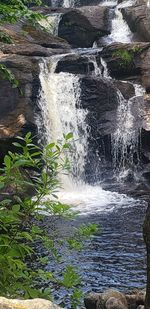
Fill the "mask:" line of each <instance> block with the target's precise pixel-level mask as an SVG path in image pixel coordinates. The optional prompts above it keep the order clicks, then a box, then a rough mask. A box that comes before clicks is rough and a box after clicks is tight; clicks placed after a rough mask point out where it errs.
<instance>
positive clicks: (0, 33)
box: [0, 31, 13, 44]
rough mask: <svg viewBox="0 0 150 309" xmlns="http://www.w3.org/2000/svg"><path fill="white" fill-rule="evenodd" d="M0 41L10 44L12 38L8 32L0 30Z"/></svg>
mask: <svg viewBox="0 0 150 309" xmlns="http://www.w3.org/2000/svg"><path fill="white" fill-rule="evenodd" d="M0 42H3V43H7V44H12V43H13V40H12V38H11V37H10V36H9V35H8V34H6V33H4V32H3V31H0Z"/></svg>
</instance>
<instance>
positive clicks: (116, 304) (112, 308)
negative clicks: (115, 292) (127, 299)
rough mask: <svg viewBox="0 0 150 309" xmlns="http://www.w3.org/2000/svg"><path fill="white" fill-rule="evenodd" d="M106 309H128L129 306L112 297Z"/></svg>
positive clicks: (107, 302)
mask: <svg viewBox="0 0 150 309" xmlns="http://www.w3.org/2000/svg"><path fill="white" fill-rule="evenodd" d="M105 308H106V309H127V306H125V304H123V303H122V301H121V300H120V299H117V298H115V297H110V298H109V299H108V300H107V301H106V303H105Z"/></svg>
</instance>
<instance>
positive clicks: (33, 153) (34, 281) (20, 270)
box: [0, 133, 96, 308]
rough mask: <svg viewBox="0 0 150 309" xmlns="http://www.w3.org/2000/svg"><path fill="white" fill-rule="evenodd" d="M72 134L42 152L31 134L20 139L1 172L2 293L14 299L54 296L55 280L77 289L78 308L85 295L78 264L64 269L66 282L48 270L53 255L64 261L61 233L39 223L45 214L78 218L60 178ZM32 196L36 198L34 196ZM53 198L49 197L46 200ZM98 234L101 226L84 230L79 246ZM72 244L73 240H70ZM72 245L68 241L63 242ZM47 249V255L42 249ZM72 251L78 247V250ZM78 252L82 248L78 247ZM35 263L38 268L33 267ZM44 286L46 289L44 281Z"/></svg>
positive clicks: (73, 298) (74, 299)
mask: <svg viewBox="0 0 150 309" xmlns="http://www.w3.org/2000/svg"><path fill="white" fill-rule="evenodd" d="M70 138H72V134H71V133H69V134H67V135H66V136H64V142H63V143H62V142H60V141H59V142H58V143H57V144H56V143H51V144H49V145H47V146H45V147H44V148H43V149H40V148H39V147H37V146H36V145H34V144H33V142H32V137H31V134H30V133H28V134H27V135H26V136H25V138H21V137H19V138H18V139H17V141H16V142H15V143H14V146H15V147H16V150H17V151H16V152H10V151H9V153H8V154H7V155H6V156H5V158H4V164H3V167H2V168H1V169H0V190H1V195H0V265H1V268H0V294H1V295H2V296H9V297H18V296H19V297H23V298H33V297H44V298H47V299H49V298H50V297H51V293H50V289H49V288H48V286H49V282H53V283H55V284H56V283H57V286H64V287H65V288H66V289H69V290H70V289H71V291H72V293H71V294H70V297H71V302H72V308H77V306H78V304H79V302H80V298H81V296H82V293H81V291H80V289H79V286H80V284H81V278H80V276H79V274H78V272H76V271H75V270H74V268H73V267H72V266H69V265H68V266H67V267H66V269H64V270H63V273H62V279H61V280H60V279H59V280H58V278H57V276H55V273H51V272H49V271H45V270H44V267H45V264H46V263H47V262H48V258H47V256H48V255H49V254H48V252H49V253H50V254H51V258H54V259H55V260H56V263H59V262H61V257H60V254H59V252H58V249H57V244H58V243H59V241H60V240H59V239H57V237H56V234H55V231H54V233H52V234H51V235H48V232H47V231H46V229H45V228H44V229H43V228H42V227H41V226H40V225H39V220H43V218H44V214H45V213H46V215H50V218H51V216H53V217H52V218H53V221H54V218H56V217H60V216H61V217H62V216H63V217H65V218H66V219H69V218H72V215H73V214H72V212H71V209H70V207H69V206H68V205H64V204H61V203H60V202H59V201H58V199H57V190H58V189H59V187H60V182H59V180H58V175H59V174H60V173H62V172H66V171H68V160H67V159H66V158H65V154H66V152H67V151H69V148H70V143H69V140H70ZM28 191H30V195H29V194H28ZM31 192H32V195H34V197H31ZM47 195H48V196H49V198H48V199H47V198H46V196H47ZM94 231H96V226H95V225H89V226H83V227H80V229H79V230H75V231H74V233H73V239H74V237H75V238H76V242H78V243H79V242H80V241H81V242H82V240H83V239H87V237H90V236H91V234H92V233H93V232H94ZM70 241H71V240H70ZM61 244H63V246H68V248H69V247H70V244H69V242H68V239H67V238H64V239H63V240H61ZM39 246H42V247H43V249H44V250H45V251H46V256H42V255H41V254H39V253H38V251H37V250H36V247H39ZM71 249H76V246H72V248H71ZM77 249H78V248H77ZM32 260H34V261H35V264H36V265H37V267H32V266H31V265H32ZM41 282H42V285H41V288H40V283H41Z"/></svg>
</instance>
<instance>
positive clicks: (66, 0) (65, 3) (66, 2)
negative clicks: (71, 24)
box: [63, 0, 74, 8]
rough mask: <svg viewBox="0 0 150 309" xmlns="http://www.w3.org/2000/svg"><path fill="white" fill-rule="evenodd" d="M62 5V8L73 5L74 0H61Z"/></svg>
mask: <svg viewBox="0 0 150 309" xmlns="http://www.w3.org/2000/svg"><path fill="white" fill-rule="evenodd" d="M63 7H64V8H71V7H74V0H63Z"/></svg>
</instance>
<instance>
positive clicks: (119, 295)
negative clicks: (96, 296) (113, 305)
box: [102, 289, 127, 307]
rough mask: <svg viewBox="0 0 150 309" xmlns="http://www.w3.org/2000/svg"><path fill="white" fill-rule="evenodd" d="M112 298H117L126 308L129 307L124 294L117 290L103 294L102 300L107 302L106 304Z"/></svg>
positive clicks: (110, 290)
mask: <svg viewBox="0 0 150 309" xmlns="http://www.w3.org/2000/svg"><path fill="white" fill-rule="evenodd" d="M110 298H115V299H117V300H119V301H120V302H121V303H122V305H123V306H124V307H127V300H126V297H125V295H124V294H123V293H121V292H119V291H117V290H113V289H109V290H107V291H106V292H104V293H103V294H102V299H103V301H104V302H105V304H106V302H107V301H108V300H109V299H110Z"/></svg>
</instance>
